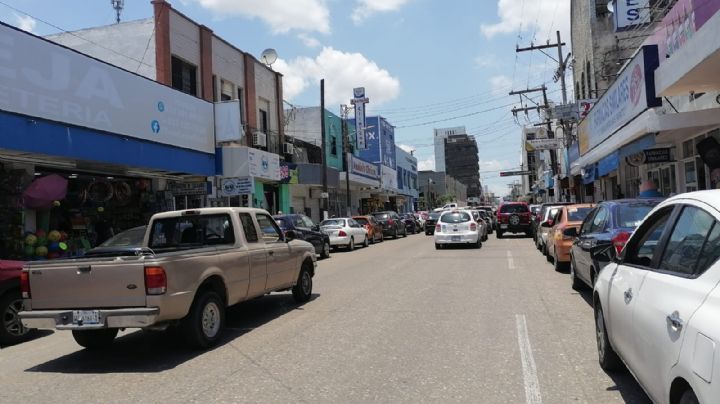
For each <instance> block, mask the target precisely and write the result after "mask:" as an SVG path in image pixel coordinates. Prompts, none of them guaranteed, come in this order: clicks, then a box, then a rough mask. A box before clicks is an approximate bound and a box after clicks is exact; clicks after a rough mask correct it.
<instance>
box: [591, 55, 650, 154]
mask: <svg viewBox="0 0 720 404" xmlns="http://www.w3.org/2000/svg"><path fill="white" fill-rule="evenodd" d="M658 65H659V60H658V47H657V45H645V46H643V47H642V48H640V49H639V50H638V52H637V53H636V54H635V56H634V57H633V59H632V60H631V61H630V63H628V64H627V65H626V66H625V68H624V69H623V71H622V73H620V75H619V76H618V78H617V80H616V81H615V82H614V83H613V84H612V85H611V86H610V88H609V89H608V90H607V92H605V94H604V95H603V96H602V97H601V98H600V99H599V100H598V101H597V103H596V104H595V106H593V107H592V109H591V110H590V112H589V113H588V115H587V117H586V118H585V119H583V120H582V122H580V124H579V125H578V139H579V142H580V154H582V155H584V154H585V153H587V152H589V151H590V150H592V149H593V148H594V147H595V146H597V145H599V144H600V143H602V142H603V141H604V140H605V139H607V138H608V137H610V136H612V134H613V133H615V132H616V131H618V130H619V129H620V128H621V127H623V126H625V125H626V124H627V123H628V122H630V121H632V120H633V119H635V117H636V116H638V115H639V114H641V113H642V112H644V111H645V110H647V109H648V108H652V107H657V106H660V105H662V103H661V100H660V99H659V98H657V97H655V79H654V72H655V69H657V67H658Z"/></svg>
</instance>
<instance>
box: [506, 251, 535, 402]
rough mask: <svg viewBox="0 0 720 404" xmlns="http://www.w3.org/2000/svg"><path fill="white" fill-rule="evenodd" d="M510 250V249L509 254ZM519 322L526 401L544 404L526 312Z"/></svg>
mask: <svg viewBox="0 0 720 404" xmlns="http://www.w3.org/2000/svg"><path fill="white" fill-rule="evenodd" d="M509 254H510V252H509V251H508V255H509ZM515 323H516V324H517V334H518V345H519V346H520V361H521V362H522V370H523V381H524V382H525V402H526V403H527V404H542V398H541V397H540V382H539V381H538V377H537V368H536V367H535V359H533V354H532V347H531V346H530V337H529V336H528V332H527V322H526V321H525V315H524V314H516V315H515Z"/></svg>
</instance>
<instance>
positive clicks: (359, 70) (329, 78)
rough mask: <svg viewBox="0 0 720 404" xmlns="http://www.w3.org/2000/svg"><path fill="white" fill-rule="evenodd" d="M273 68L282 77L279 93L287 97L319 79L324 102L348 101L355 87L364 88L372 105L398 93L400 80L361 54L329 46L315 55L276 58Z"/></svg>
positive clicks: (331, 103)
mask: <svg viewBox="0 0 720 404" xmlns="http://www.w3.org/2000/svg"><path fill="white" fill-rule="evenodd" d="M273 68H274V69H275V70H277V71H278V72H280V73H282V74H283V75H284V76H285V78H284V79H283V83H284V85H283V94H284V95H285V98H287V99H290V100H291V99H292V98H293V97H295V96H297V95H299V94H301V93H302V92H303V91H304V90H305V89H306V88H308V87H309V86H310V85H313V86H315V85H317V83H319V82H320V80H321V79H323V78H324V79H325V102H326V104H328V105H333V104H348V103H349V102H350V98H352V89H353V88H355V87H365V91H366V94H367V95H368V97H369V98H370V102H371V103H372V104H373V105H381V104H383V103H385V102H388V101H391V100H394V99H395V98H397V97H398V95H399V94H400V80H398V79H397V78H395V77H393V76H392V75H391V74H390V72H388V71H387V70H385V69H381V68H380V67H379V66H378V65H377V64H376V63H375V62H373V61H372V60H369V59H367V58H366V57H365V56H364V55H362V54H361V53H351V52H343V51H339V50H336V49H333V48H332V47H323V49H322V51H321V52H320V54H318V55H317V56H316V57H315V58H309V57H299V58H296V59H293V60H291V61H285V60H278V61H277V62H276V63H275V64H274V65H273Z"/></svg>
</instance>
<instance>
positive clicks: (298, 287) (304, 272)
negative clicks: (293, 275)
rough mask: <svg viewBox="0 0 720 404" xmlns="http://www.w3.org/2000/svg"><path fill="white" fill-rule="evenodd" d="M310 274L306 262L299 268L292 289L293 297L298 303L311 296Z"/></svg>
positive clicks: (311, 283)
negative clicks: (296, 279)
mask: <svg viewBox="0 0 720 404" xmlns="http://www.w3.org/2000/svg"><path fill="white" fill-rule="evenodd" d="M312 286H313V281H312V274H311V273H310V269H309V268H308V266H307V264H304V265H303V267H302V269H300V275H299V276H298V281H297V283H296V284H295V286H294V287H293V289H292V295H293V299H295V301H296V302H298V303H305V302H307V301H308V300H310V297H312Z"/></svg>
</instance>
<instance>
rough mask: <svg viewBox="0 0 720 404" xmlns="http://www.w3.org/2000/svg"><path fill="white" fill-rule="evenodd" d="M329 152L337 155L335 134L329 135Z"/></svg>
mask: <svg viewBox="0 0 720 404" xmlns="http://www.w3.org/2000/svg"><path fill="white" fill-rule="evenodd" d="M330 154H331V155H333V156H337V154H338V153H337V138H336V137H335V136H332V137H330Z"/></svg>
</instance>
